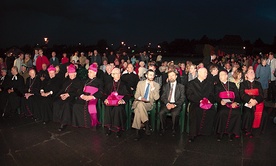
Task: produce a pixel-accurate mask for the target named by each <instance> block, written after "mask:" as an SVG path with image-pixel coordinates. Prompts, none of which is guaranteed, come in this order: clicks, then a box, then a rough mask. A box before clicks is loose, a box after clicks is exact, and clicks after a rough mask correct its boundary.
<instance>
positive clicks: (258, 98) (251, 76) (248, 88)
mask: <svg viewBox="0 0 276 166" xmlns="http://www.w3.org/2000/svg"><path fill="white" fill-rule="evenodd" d="M245 76H246V77H247V79H246V81H243V82H242V83H241V86H240V96H241V99H242V102H243V103H244V106H243V113H242V114H243V117H242V130H243V131H244V132H245V133H246V136H249V137H253V134H252V128H260V129H261V131H262V130H263V129H264V126H265V125H264V123H265V121H264V118H265V112H264V111H263V110H264V103H263V101H264V93H263V88H262V85H261V83H260V82H259V81H256V80H255V73H254V70H253V69H248V71H247V72H246V75H245Z"/></svg>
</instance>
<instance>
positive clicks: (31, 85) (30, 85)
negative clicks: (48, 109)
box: [21, 76, 41, 118]
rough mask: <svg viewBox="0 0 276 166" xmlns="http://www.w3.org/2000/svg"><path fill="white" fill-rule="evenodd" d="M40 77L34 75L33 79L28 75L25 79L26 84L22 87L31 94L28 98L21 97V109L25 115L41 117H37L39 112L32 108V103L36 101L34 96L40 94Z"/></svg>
mask: <svg viewBox="0 0 276 166" xmlns="http://www.w3.org/2000/svg"><path fill="white" fill-rule="evenodd" d="M40 82H41V81H40V78H39V77H38V76H35V77H34V78H33V79H32V78H31V77H28V78H27V80H26V86H25V89H24V94H25V93H31V94H33V95H32V96H30V97H29V98H28V99H26V98H25V97H22V100H21V111H22V112H23V113H24V114H25V116H33V117H34V118H41V117H38V115H39V113H38V112H37V110H35V109H34V104H33V103H35V102H36V100H35V98H36V97H35V96H39V95H40Z"/></svg>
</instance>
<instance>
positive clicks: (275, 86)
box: [267, 52, 276, 102]
mask: <svg viewBox="0 0 276 166" xmlns="http://www.w3.org/2000/svg"><path fill="white" fill-rule="evenodd" d="M267 64H268V65H269V66H270V73H271V77H270V78H271V81H270V82H269V88H268V98H267V99H268V100H269V101H272V102H276V77H275V70H276V59H275V58H274V54H273V52H269V55H268V60H267Z"/></svg>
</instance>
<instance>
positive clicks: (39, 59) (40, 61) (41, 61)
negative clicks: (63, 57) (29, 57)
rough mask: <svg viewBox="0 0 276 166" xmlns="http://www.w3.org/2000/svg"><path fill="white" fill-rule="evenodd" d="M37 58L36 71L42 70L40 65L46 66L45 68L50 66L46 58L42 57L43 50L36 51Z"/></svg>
mask: <svg viewBox="0 0 276 166" xmlns="http://www.w3.org/2000/svg"><path fill="white" fill-rule="evenodd" d="M38 53H39V56H38V57H37V59H36V71H37V72H39V71H40V70H42V65H43V64H46V66H49V65H50V62H49V60H48V58H47V57H46V56H45V55H43V50H42V49H39V50H38Z"/></svg>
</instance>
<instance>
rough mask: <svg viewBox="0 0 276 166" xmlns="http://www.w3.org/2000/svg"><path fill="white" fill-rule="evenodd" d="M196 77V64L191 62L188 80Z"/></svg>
mask: <svg viewBox="0 0 276 166" xmlns="http://www.w3.org/2000/svg"><path fill="white" fill-rule="evenodd" d="M196 77H197V70H196V65H194V64H191V65H190V68H189V75H188V82H190V81H192V80H194V79H195V78H196Z"/></svg>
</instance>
